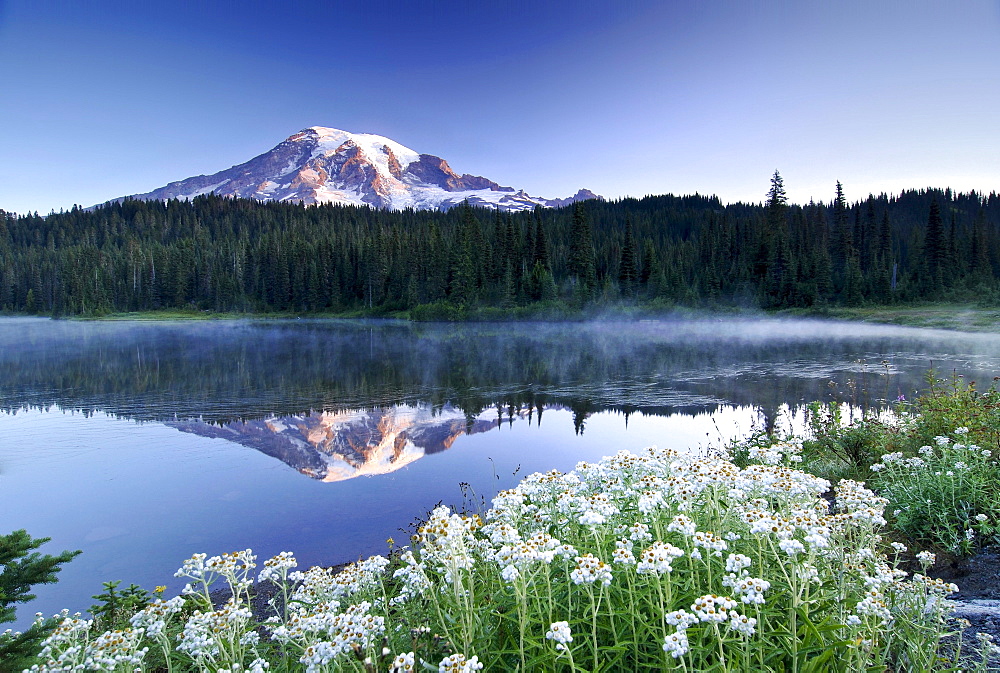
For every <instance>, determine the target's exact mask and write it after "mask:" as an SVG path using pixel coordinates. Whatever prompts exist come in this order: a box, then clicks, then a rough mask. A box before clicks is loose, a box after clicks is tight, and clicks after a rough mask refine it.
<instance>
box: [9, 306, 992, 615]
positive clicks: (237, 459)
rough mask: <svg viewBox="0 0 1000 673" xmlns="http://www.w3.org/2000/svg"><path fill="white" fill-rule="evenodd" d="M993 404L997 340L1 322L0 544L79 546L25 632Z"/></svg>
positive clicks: (651, 327) (735, 325)
mask: <svg viewBox="0 0 1000 673" xmlns="http://www.w3.org/2000/svg"><path fill="white" fill-rule="evenodd" d="M931 367H934V368H935V369H936V370H937V371H938V373H939V375H944V376H951V375H961V376H963V377H964V378H965V380H975V381H977V383H978V384H979V386H980V387H981V388H985V387H987V386H988V385H990V384H991V383H992V379H993V377H994V376H995V375H996V374H997V373H998V372H1000V337H998V336H995V335H989V334H966V333H957V332H944V331H936V330H925V329H914V328H904V327H894V326H879V325H865V324H857V323H842V322H828V321H819V320H776V319H743V318H724V319H720V318H703V319H689V320H657V321H643V322H636V323H616V322H591V323H564V324H552V323H545V324H543V323H538V324H535V323H530V324H523V323H521V324H518V323H512V324H506V323H498V324H462V325H439V324H412V323H402V322H399V323H395V322H378V321H372V322H364V321H325V320H299V321H249V320H248V321H222V322H76V321H52V320H46V319H35V318H4V319H0V532H9V531H10V530H14V529H18V528H26V529H27V530H28V531H29V533H31V534H32V535H34V536H47V537H52V538H53V540H52V542H51V543H50V544H49V545H47V546H46V547H45V548H43V550H42V551H47V552H49V553H55V552H58V551H61V550H62V549H82V550H83V552H84V553H83V554H82V555H80V556H79V557H78V558H77V559H75V560H74V561H73V562H72V563H70V564H69V565H67V566H66V567H65V569H64V570H63V571H62V572H61V574H60V580H59V583H58V584H56V585H52V586H43V587H39V588H38V591H37V593H38V594H39V599H38V600H37V601H35V602H33V603H31V604H29V606H28V607H26V608H22V609H21V610H20V613H19V617H20V619H19V620H18V626H24V625H25V624H26V623H27V622H28V621H29V619H28V618H29V616H30V614H31V613H32V612H34V611H35V610H41V611H43V612H45V613H51V612H54V611H56V610H58V609H59V608H62V607H68V608H70V609H71V610H85V609H86V608H87V607H88V606H89V605H90V604H91V603H92V602H93V601H92V600H91V599H90V596H91V594H95V593H98V592H99V591H100V589H101V586H100V585H101V582H102V581H106V580H113V579H121V580H123V582H124V584H128V583H129V582H136V583H138V584H141V585H143V586H144V587H145V588H147V589H151V588H152V587H153V586H154V585H158V584H167V585H168V586H169V589H168V593H172V592H176V591H177V590H178V589H179V588H180V587H179V585H178V583H177V582H176V581H174V580H173V577H172V575H173V571H174V570H175V569H176V568H177V567H178V566H179V565H180V563H181V561H182V560H183V559H184V558H187V557H188V556H190V554H192V553H194V552H207V553H210V554H217V553H221V552H225V551H231V550H235V549H243V548H247V547H252V548H253V549H254V550H255V551H256V552H257V553H258V554H260V555H262V556H263V557H267V556H270V555H272V554H274V553H277V552H279V551H282V550H290V551H294V552H296V555H297V556H298V558H299V560H300V562H302V563H304V564H315V563H327V564H328V563H336V562H342V561H348V560H353V559H356V558H357V557H358V556H359V555H368V554H372V553H378V552H384V551H385V549H386V542H385V541H386V539H387V538H389V537H393V538H394V539H395V540H396V543H397V545H398V544H405V542H406V540H407V537H408V532H406V530H405V529H406V527H407V526H408V525H409V524H411V523H412V522H413V521H414V520H415V519H416V518H418V517H420V516H422V515H423V514H425V513H426V512H427V511H428V510H429V509H430V508H432V507H433V506H434V505H435V504H436V503H438V502H440V501H443V502H444V503H445V504H453V505H462V504H463V503H464V504H467V505H469V506H473V507H474V506H478V505H481V503H482V502H483V501H484V499H485V501H489V499H490V498H491V497H492V496H493V495H494V494H495V493H496V492H497V491H498V490H500V489H503V488H507V487H509V486H511V485H513V484H514V483H516V482H517V481H518V480H519V479H520V478H521V477H523V476H524V475H525V474H526V473H528V472H532V471H542V470H548V469H553V468H555V469H560V470H569V469H571V468H572V467H573V466H574V465H575V464H576V463H577V462H578V461H580V460H588V461H593V460H596V459H598V458H600V457H601V456H603V455H608V454H611V453H614V452H616V451H618V450H620V449H629V450H633V451H634V450H638V449H641V448H643V447H644V446H648V445H651V444H657V445H659V446H661V447H666V446H670V447H675V448H685V447H691V448H693V449H697V448H698V447H705V446H708V445H710V444H714V445H719V444H721V443H723V442H725V441H726V440H728V439H730V438H732V437H735V436H739V435H744V434H747V433H748V432H751V431H752V430H753V429H754V428H755V427H763V426H765V425H769V424H773V423H776V422H781V423H796V422H801V416H802V409H801V407H802V405H803V404H805V403H808V402H809V401H812V400H838V401H843V402H845V403H849V404H851V405H853V406H854V407H855V408H859V407H864V406H873V407H877V406H881V405H884V404H885V403H886V400H890V401H895V400H897V399H899V398H901V397H903V398H911V397H912V396H913V395H914V394H915V393H916V392H917V391H920V390H924V389H925V388H926V384H925V382H924V378H925V375H926V373H927V371H928V369H929V368H931Z"/></svg>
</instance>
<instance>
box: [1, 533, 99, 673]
mask: <svg viewBox="0 0 1000 673" xmlns="http://www.w3.org/2000/svg"><path fill="white" fill-rule="evenodd" d="M48 541H49V538H47V537H46V538H32V537H31V536H30V535H28V532H27V531H24V530H16V531H14V532H13V533H9V534H7V535H0V567H2V568H3V570H2V572H0V624H3V623H5V622H12V621H14V619H15V616H16V614H15V609H14V606H15V605H16V604H17V603H26V602H28V601H30V600H32V599H34V598H35V596H34V594H32V593H30V591H31V587H32V586H33V585H36V584H51V583H53V582H55V581H56V574H57V573H58V572H59V571H60V570H61V569H62V568H61V566H62V565H64V564H66V563H69V562H70V561H71V560H72V559H73V558H74V557H75V556H76V555H77V554H79V553H80V552H79V551H72V552H71V551H64V552H63V553H61V554H59V555H58V556H51V555H49V554H44V555H43V554H40V553H38V552H36V551H33V550H35V549H38V548H39V547H41V546H42V545H43V544H45V543H46V542H48ZM56 625H57V622H56V620H55V619H49V620H46V621H44V622H42V623H41V624H37V623H36V624H33V625H32V626H31V627H30V628H29V629H27V630H26V631H24V632H23V633H14V632H11V631H8V632H6V633H0V671H3V672H7V671H21V670H24V669H26V668H28V667H29V666H30V665H31V663H32V659H33V657H34V655H35V654H36V653H37V652H38V650H39V649H40V647H41V642H42V640H43V639H44V638H45V637H46V636H47V635H48V634H49V632H51V631H52V629H53V628H55V626H56Z"/></svg>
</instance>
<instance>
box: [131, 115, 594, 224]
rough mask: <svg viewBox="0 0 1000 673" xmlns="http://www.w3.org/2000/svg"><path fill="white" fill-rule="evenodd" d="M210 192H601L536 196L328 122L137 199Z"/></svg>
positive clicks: (325, 199) (448, 198) (316, 195)
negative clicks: (257, 153) (249, 156)
mask: <svg viewBox="0 0 1000 673" xmlns="http://www.w3.org/2000/svg"><path fill="white" fill-rule="evenodd" d="M203 194H218V195H222V196H237V197H242V198H251V199H257V200H259V201H292V202H298V203H305V204H316V203H336V204H352V205H368V206H372V207H375V208H385V209H390V210H403V209H406V208H413V209H418V210H447V209H449V208H452V207H454V206H456V205H459V204H461V203H462V202H464V201H469V202H470V203H471V204H473V205H478V206H487V207H492V208H497V209H499V210H504V211H518V210H528V209H532V208H535V207H536V206H543V207H559V206H564V205H567V204H569V203H573V202H574V201H581V200H584V199H593V198H600V197H598V196H597V195H596V194H594V193H592V192H590V191H588V190H585V189H582V190H580V191H579V192H577V193H576V194H574V195H573V196H570V197H568V198H565V199H545V198H541V197H537V196H532V195H530V194H527V193H526V192H524V191H523V190H517V191H515V190H514V189H513V188H511V187H502V186H500V185H499V184H497V183H496V182H493V181H492V180H489V179H487V178H483V177H479V176H475V175H469V174H462V175H459V174H458V173H456V172H455V171H454V170H452V168H451V166H449V165H448V162H447V161H445V160H444V159H441V158H440V157H436V156H434V155H431V154H420V153H418V152H416V151H414V150H411V149H410V148H408V147H405V146H403V145H401V144H399V143H397V142H396V141H394V140H391V139H389V138H385V137H383V136H379V135H374V134H370V133H349V132H347V131H341V130H339V129H333V128H326V127H323V126H311V127H309V128H307V129H303V130H302V131H299V132H298V133H295V134H293V135H291V136H289V137H288V138H287V139H285V140H284V141H283V142H281V143H280V144H278V145H277V146H276V147H274V148H273V149H271V150H270V151H268V152H265V153H264V154H261V155H260V156H257V157H254V158H253V159H251V160H250V161H247V162H245V163H242V164H239V165H237V166H233V167H232V168H228V169H226V170H224V171H220V172H218V173H215V174H213V175H199V176H196V177H192V178H187V179H185V180H179V181H177V182H171V183H170V184H168V185H166V186H165V187H161V188H160V189H156V190H153V191H151V192H146V193H144V194H135V195H133V196H132V197H131V198H136V199H147V200H167V199H191V198H194V197H195V196H200V195H203Z"/></svg>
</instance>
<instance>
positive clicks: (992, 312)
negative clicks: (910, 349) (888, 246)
mask: <svg viewBox="0 0 1000 673" xmlns="http://www.w3.org/2000/svg"><path fill="white" fill-rule="evenodd" d="M418 308H419V307H418ZM435 313H436V314H437V313H439V314H440V315H439V316H438V317H435V316H433V315H427V314H426V312H424V313H420V312H418V315H417V317H414V316H413V315H412V312H411V311H391V312H383V311H377V310H371V311H369V310H364V309H361V310H353V311H344V312H339V313H330V312H319V313H289V312H283V313H257V312H247V313H232V312H222V313H216V312H212V311H200V310H177V309H164V310H157V311H134V312H128V313H110V314H107V315H100V316H60V317H55V318H53V317H52V316H46V315H34V316H32V315H30V314H7V315H9V316H11V317H40V318H42V317H49V318H52V319H55V320H71V321H81V322H201V321H227V320H274V321H294V320H345V321H362V320H366V321H367V320H371V321H385V322H406V323H414V324H420V323H453V324H463V323H517V322H547V323H565V322H569V323H578V322H590V321H608V322H615V321H636V322H638V321H647V320H678V319H680V320H685V319H706V318H707V319H712V318H729V317H736V318H762V319H766V318H779V319H781V318H810V319H819V320H831V321H846V322H861V323H874V324H883V325H898V326H901V327H919V328H927V329H944V330H949V331H957V332H974V333H990V332H1000V308H982V307H978V306H975V305H973V304H968V303H921V304H907V305H900V304H892V305H885V306H864V307H844V306H837V307H821V308H810V309H781V310H776V311H770V310H763V309H755V308H742V307H712V308H691V307H670V308H666V307H662V308H661V307H643V306H613V307H603V308H601V307H592V308H589V309H572V308H570V307H566V306H544V305H543V306H539V305H532V306H526V307H518V308H516V309H497V308H491V307H487V308H481V309H475V310H473V311H464V310H461V309H458V308H455V307H446V308H444V309H441V310H436V311H435Z"/></svg>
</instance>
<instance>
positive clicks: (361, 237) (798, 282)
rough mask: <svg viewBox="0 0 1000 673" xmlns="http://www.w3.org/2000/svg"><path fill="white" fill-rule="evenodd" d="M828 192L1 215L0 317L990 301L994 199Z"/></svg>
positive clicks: (115, 205) (993, 296)
mask: <svg viewBox="0 0 1000 673" xmlns="http://www.w3.org/2000/svg"><path fill="white" fill-rule="evenodd" d="M831 192H832V197H833V198H832V199H831V200H830V202H828V203H823V202H821V203H815V202H811V203H809V204H807V205H793V204H789V203H788V201H787V198H786V196H785V189H784V185H783V182H782V178H781V176H780V175H779V174H778V173H777V172H775V173H774V175H773V177H772V179H771V187H770V190H769V191H768V193H767V199H766V200H765V201H762V202H761V203H758V204H747V203H736V204H730V205H723V204H722V203H721V202H720V200H719V199H718V198H716V197H707V196H700V195H698V194H695V195H693V196H672V195H665V196H649V197H646V198H642V199H634V198H628V199H622V200H616V201H601V200H591V201H585V202H581V203H576V204H573V205H571V206H567V207H564V208H559V209H541V208H538V209H536V210H534V211H524V212H519V213H504V212H499V211H491V210H486V209H480V208H473V207H470V206H469V205H468V204H466V205H464V206H459V207H456V208H453V209H451V210H449V211H447V212H437V211H413V210H406V211H386V210H376V209H371V208H367V207H356V206H340V205H316V206H303V205H298V204H291V203H274V202H266V203H265V202H257V201H253V200H244V199H231V198H223V197H218V196H211V195H209V196H200V197H197V198H195V199H193V200H191V201H178V200H172V201H167V202H160V201H140V200H132V199H125V200H122V201H118V202H111V203H107V204H105V205H102V206H98V207H96V208H93V209H82V208H74V209H72V210H70V211H68V212H59V213H52V214H50V215H48V216H45V217H42V216H39V215H38V214H28V215H15V214H11V213H3V211H0V310H3V311H5V312H22V313H23V312H26V313H35V314H45V315H54V316H61V315H102V314H107V313H114V312H129V311H146V310H156V309H171V308H176V309H191V310H204V311H226V312H254V313H268V312H281V313H289V312H290V313H300V314H303V313H326V314H330V313H349V312H369V313H371V314H389V313H393V312H403V311H405V312H409V314H410V315H411V316H412V317H421V316H423V317H429V318H433V317H439V316H453V315H461V314H462V312H463V311H464V310H466V309H476V308H480V309H481V308H484V307H495V308H497V309H515V308H516V307H524V306H531V305H536V304H537V305H539V306H546V305H549V306H565V307H571V308H578V307H582V306H586V305H598V306H599V305H602V304H607V305H611V304H620V303H621V304H638V305H649V306H654V307H669V306H675V305H684V306H696V307H721V306H732V305H736V306H748V307H751V306H752V307H761V308H765V309H767V308H788V307H822V306H858V305H864V304H893V303H906V302H914V301H922V300H955V301H958V300H962V301H967V300H975V301H979V302H982V303H987V304H990V303H996V302H998V301H1000V293H998V291H997V287H998V286H997V276H998V273H1000V195H998V194H996V193H991V194H989V195H988V196H984V195H982V194H977V193H975V192H972V193H955V192H953V191H951V190H950V189H944V190H941V189H924V190H912V191H906V192H903V193H901V194H899V195H898V196H888V195H886V194H881V195H879V196H869V197H868V198H866V199H864V200H861V201H855V202H849V201H848V199H847V198H846V197H845V195H844V190H843V188H842V187H841V185H840V183H837V184H836V187H835V189H831Z"/></svg>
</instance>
